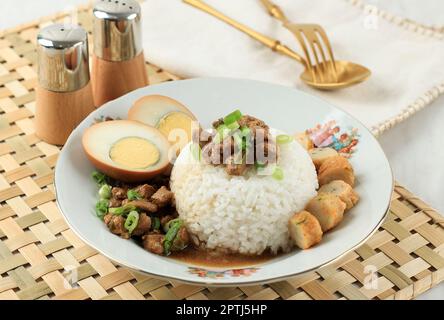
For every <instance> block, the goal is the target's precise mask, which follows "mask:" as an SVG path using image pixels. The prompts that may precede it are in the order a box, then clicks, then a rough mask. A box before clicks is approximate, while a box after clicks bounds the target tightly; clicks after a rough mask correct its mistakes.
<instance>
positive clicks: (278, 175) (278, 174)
mask: <svg viewBox="0 0 444 320" xmlns="http://www.w3.org/2000/svg"><path fill="white" fill-rule="evenodd" d="M272 177H273V178H275V179H276V180H278V181H280V180H282V179H284V171H283V170H282V168H281V167H279V166H276V167H275V168H274V170H273V174H272Z"/></svg>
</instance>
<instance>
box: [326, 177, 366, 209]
mask: <svg viewBox="0 0 444 320" xmlns="http://www.w3.org/2000/svg"><path fill="white" fill-rule="evenodd" d="M318 192H319V193H331V194H334V195H337V196H338V197H339V199H341V200H342V201H343V202H344V203H345V205H346V206H347V207H346V210H350V209H351V208H353V207H354V206H355V204H356V203H358V201H359V195H358V194H357V193H356V192H355V191H354V190H353V188H352V187H351V186H350V185H349V184H347V183H345V182H344V181H342V180H334V181H332V182H329V183H327V184H325V185H323V186H322V187H321V188H320V189H319V191H318Z"/></svg>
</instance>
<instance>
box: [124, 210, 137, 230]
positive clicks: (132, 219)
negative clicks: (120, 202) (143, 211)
mask: <svg viewBox="0 0 444 320" xmlns="http://www.w3.org/2000/svg"><path fill="white" fill-rule="evenodd" d="M138 223H139V213H138V212H137V211H131V212H130V213H129V214H128V217H127V218H126V220H125V224H124V227H125V229H126V230H128V232H129V233H130V234H131V233H132V232H133V231H134V229H136V227H137V224H138Z"/></svg>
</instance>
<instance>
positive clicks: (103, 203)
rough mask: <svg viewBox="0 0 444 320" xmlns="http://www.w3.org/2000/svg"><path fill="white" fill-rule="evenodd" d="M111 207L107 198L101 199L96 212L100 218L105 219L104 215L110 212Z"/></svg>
mask: <svg viewBox="0 0 444 320" xmlns="http://www.w3.org/2000/svg"><path fill="white" fill-rule="evenodd" d="M108 208H109V201H108V200H107V199H100V200H99V201H97V203H96V214H97V216H98V217H99V218H100V219H103V217H104V216H105V215H106V213H107V212H108Z"/></svg>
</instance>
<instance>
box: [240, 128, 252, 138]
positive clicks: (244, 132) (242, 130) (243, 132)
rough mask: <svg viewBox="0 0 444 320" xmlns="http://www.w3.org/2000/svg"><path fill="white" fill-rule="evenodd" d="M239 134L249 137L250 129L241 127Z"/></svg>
mask: <svg viewBox="0 0 444 320" xmlns="http://www.w3.org/2000/svg"><path fill="white" fill-rule="evenodd" d="M241 134H242V136H243V137H249V136H250V135H251V130H250V128H248V127H242V129H241Z"/></svg>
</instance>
